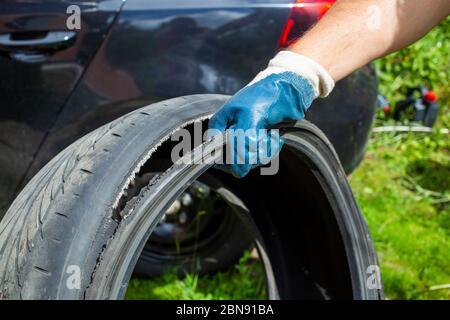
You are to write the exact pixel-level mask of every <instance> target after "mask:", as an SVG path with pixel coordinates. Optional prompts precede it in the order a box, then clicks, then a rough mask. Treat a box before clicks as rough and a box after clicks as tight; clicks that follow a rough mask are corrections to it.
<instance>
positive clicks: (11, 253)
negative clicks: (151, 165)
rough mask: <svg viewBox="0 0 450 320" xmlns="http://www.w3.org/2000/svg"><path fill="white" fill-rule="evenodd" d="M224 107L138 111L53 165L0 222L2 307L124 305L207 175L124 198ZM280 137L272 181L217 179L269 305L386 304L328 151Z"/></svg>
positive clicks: (183, 172) (190, 103) (307, 127)
mask: <svg viewBox="0 0 450 320" xmlns="http://www.w3.org/2000/svg"><path fill="white" fill-rule="evenodd" d="M227 99H228V97H226V96H219V95H193V96H187V97H180V98H176V99H171V100H167V101H163V102H160V103H156V104H153V105H150V106H147V107H144V108H141V109H139V110H136V111H134V112H132V113H129V114H127V115H125V116H123V117H121V118H119V119H117V120H115V121H113V122H111V123H110V124H107V125H105V126H103V127H101V128H99V129H97V130H95V131H93V132H92V133H90V134H88V135H86V136H85V137H83V138H81V139H80V140H78V141H76V142H75V143H74V144H72V145H71V146H69V147H68V148H66V149H65V150H64V151H62V152H61V153H60V154H59V155H57V156H56V157H55V158H54V159H53V160H52V161H51V162H49V163H48V164H47V165H46V166H45V167H44V168H43V169H42V170H41V171H40V172H39V173H38V174H37V175H36V176H35V177H34V178H33V179H32V180H31V181H30V182H29V184H28V185H27V186H26V187H25V188H24V189H23V191H22V192H21V193H20V194H19V196H18V197H17V198H16V200H15V201H14V203H13V204H12V205H11V207H10V208H9V210H8V212H7V213H6V215H5V217H4V219H3V220H2V221H1V223H0V257H1V258H0V294H1V298H3V299H117V298H123V296H124V294H125V291H126V287H127V283H128V281H129V278H130V277H131V274H132V272H133V270H134V266H135V265H136V262H137V260H138V258H139V256H140V252H141V251H142V248H143V247H144V245H145V243H146V241H147V239H148V238H149V235H150V234H151V232H152V230H153V229H154V227H155V226H156V224H157V223H158V222H159V221H160V220H161V217H162V216H163V215H164V212H165V211H166V210H167V208H168V207H169V206H170V204H171V203H172V202H173V201H174V200H175V199H176V198H177V197H178V196H179V195H180V194H181V193H182V192H183V191H184V190H185V189H186V187H187V186H188V185H189V184H190V183H192V182H193V181H194V180H195V179H197V178H198V177H199V176H201V174H202V173H203V172H205V171H206V170H208V169H209V167H210V165H207V164H197V165H184V164H178V163H177V164H174V165H173V166H172V167H170V168H169V169H167V170H166V171H165V172H164V173H163V174H161V175H159V176H157V177H156V178H154V179H152V181H151V182H150V183H149V185H148V186H147V187H145V188H143V189H142V190H141V191H140V194H139V196H138V197H135V198H133V199H132V200H131V201H128V202H126V203H123V199H124V194H126V190H127V189H128V188H129V186H130V183H131V182H132V180H133V178H134V176H135V174H137V173H138V172H139V171H140V170H141V168H143V167H144V166H145V164H146V163H148V162H151V156H152V154H153V153H155V150H156V149H157V148H158V147H159V146H160V145H161V144H162V143H163V142H164V141H166V140H167V139H168V138H169V137H170V135H171V133H172V132H173V131H174V130H175V129H177V128H180V127H182V126H185V125H187V124H189V123H192V122H194V121H201V120H205V119H207V118H208V117H210V116H211V115H212V114H213V113H214V112H215V111H216V110H217V109H218V108H219V107H220V106H221V105H223V103H224V102H225V101H226V100H227ZM284 138H285V139H286V148H284V150H283V151H282V153H281V155H280V170H279V173H278V174H277V175H274V176H261V175H258V174H257V173H256V172H252V173H251V174H250V175H249V176H248V177H246V178H244V179H242V180H236V179H234V178H232V177H231V176H228V175H225V174H222V173H217V175H218V176H221V179H223V180H224V181H227V183H228V185H229V186H230V188H231V190H232V192H231V191H230V192H225V193H224V194H223V196H224V197H226V198H227V199H228V202H229V203H230V204H232V205H233V207H234V210H235V212H236V214H237V215H238V216H239V217H240V219H241V220H242V221H243V222H244V224H245V226H246V228H247V229H248V231H249V232H250V233H251V234H252V235H253V236H254V238H255V243H256V245H257V248H258V251H259V255H260V257H261V260H262V262H263V265H264V269H265V273H266V282H267V287H268V295H269V298H270V299H277V298H281V299H332V298H340V299H380V298H382V290H381V289H379V288H372V289H369V288H368V287H367V286H366V278H367V274H366V271H367V270H368V268H369V267H370V266H374V265H375V266H376V265H377V259H376V255H375V251H374V248H373V245H372V241H371V239H370V236H369V232H368V230H367V227H366V225H365V222H364V219H363V218H362V216H361V213H360V211H359V209H358V206H357V204H356V202H355V200H354V197H353V195H352V192H351V189H350V188H349V186H348V183H347V181H346V177H345V174H344V171H343V169H342V167H341V165H340V164H339V162H338V160H337V156H336V153H335V152H334V150H333V148H332V147H331V145H330V143H329V142H328V141H327V139H326V138H325V137H324V136H323V134H322V133H321V132H320V130H318V129H317V128H316V127H314V126H313V125H311V124H309V123H308V122H306V121H301V122H299V123H297V124H295V125H290V126H288V127H286V128H285V133H284ZM213 142H214V141H213ZM213 142H210V143H209V144H207V145H210V144H212V143H213ZM207 145H206V146H207ZM149 159H150V160H149ZM299 201H301V206H300V205H299Z"/></svg>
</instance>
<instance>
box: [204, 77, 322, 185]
mask: <svg viewBox="0 0 450 320" xmlns="http://www.w3.org/2000/svg"><path fill="white" fill-rule="evenodd" d="M314 98H315V91H314V88H313V86H312V84H311V83H310V81H308V80H306V79H305V78H304V77H302V76H299V75H298V74H296V73H294V72H289V71H286V72H281V73H273V74H270V75H268V76H267V77H265V78H263V79H262V80H259V81H256V82H255V83H253V84H251V85H249V86H246V87H244V88H243V89H241V90H240V91H239V92H238V93H236V94H235V95H234V96H233V97H232V98H231V99H230V100H229V101H228V102H227V103H226V104H225V105H224V106H223V107H222V108H221V109H220V110H219V111H218V112H217V113H216V114H215V115H214V116H213V117H212V118H211V120H210V121H209V128H210V129H216V130H219V131H224V130H226V129H243V130H247V129H256V131H255V132H254V133H251V134H250V135H247V136H246V138H247V140H246V143H245V145H244V144H243V142H242V143H239V142H237V143H235V144H234V151H235V158H234V160H235V161H233V164H229V165H219V166H218V167H219V168H221V169H223V170H225V171H229V172H231V173H232V174H233V175H234V176H236V177H244V176H245V175H247V174H248V173H249V171H250V170H252V169H253V168H255V167H258V166H260V165H262V164H266V163H262V160H261V158H260V157H259V153H258V151H260V150H254V149H251V148H249V145H250V143H249V141H257V142H258V148H261V147H263V148H265V147H267V149H268V151H266V154H267V155H268V156H269V157H270V158H273V157H275V156H276V155H277V154H278V153H279V151H280V149H281V147H282V144H283V141H282V139H281V138H280V137H279V136H277V135H275V139H278V141H275V144H277V146H276V148H274V147H273V144H272V145H271V144H270V142H271V140H272V142H273V139H274V137H273V136H272V137H271V136H270V135H269V134H270V132H268V133H267V134H261V132H260V131H258V129H270V128H271V127H273V126H275V125H276V124H279V123H281V122H284V121H287V120H299V119H302V118H304V116H305V112H306V110H307V109H308V108H309V106H310V105H311V103H312V101H313V99H314ZM271 146H272V147H271ZM236 157H238V158H241V159H245V161H241V162H244V163H243V164H239V163H236V162H237V161H236V159H237V158H236ZM255 157H256V159H257V160H256V163H255V161H250V159H255Z"/></svg>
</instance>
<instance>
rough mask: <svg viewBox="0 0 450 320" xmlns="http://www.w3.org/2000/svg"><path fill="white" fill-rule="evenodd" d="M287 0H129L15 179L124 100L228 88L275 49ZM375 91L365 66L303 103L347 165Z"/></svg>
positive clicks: (114, 113) (120, 108)
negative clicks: (330, 90) (323, 95)
mask: <svg viewBox="0 0 450 320" xmlns="http://www.w3.org/2000/svg"><path fill="white" fill-rule="evenodd" d="M291 4H292V1H284V0H283V1H279V0H276V1H273V0H268V1H244V0H234V1H228V0H221V1H208V2H207V3H205V1H199V0H185V1H176V0H168V1H160V0H158V1H156V0H155V1H144V0H128V1H127V2H126V3H125V5H124V6H123V8H122V11H121V13H120V15H119V16H118V18H117V19H116V21H115V24H114V26H113V27H112V29H111V30H110V32H109V33H108V34H107V36H106V38H105V40H104V41H103V43H102V44H101V46H100V48H99V49H98V51H97V52H96V54H95V57H94V58H93V59H92V61H91V62H90V64H89V67H88V68H87V69H86V71H85V72H84V73H83V74H82V76H81V77H80V79H79V82H78V84H77V86H76V87H75V89H74V90H73V92H72V93H71V94H70V96H69V97H68V99H67V101H66V102H65V104H64V108H62V110H61V112H60V113H59V114H58V117H57V119H55V121H54V124H53V125H52V126H51V128H49V130H48V135H47V136H46V139H45V141H43V142H42V143H41V146H40V148H39V150H38V151H37V153H36V155H35V159H34V161H33V162H32V164H31V167H30V169H29V170H28V172H27V175H26V178H25V179H23V181H22V184H24V183H25V182H26V181H28V180H29V179H31V177H32V176H33V175H34V174H35V173H36V172H37V171H38V170H39V169H40V168H42V166H43V165H45V164H46V163H47V162H48V161H49V160H50V159H51V158H52V157H54V156H55V155H56V154H57V153H58V152H59V151H61V150H62V149H64V148H65V147H66V146H67V145H69V144H70V143H72V142H73V141H75V140H76V139H78V138H80V137H81V136H83V135H85V134H86V133H88V132H90V131H92V130H93V129H95V128H97V127H98V126H100V125H102V124H104V123H107V122H109V121H111V120H113V119H115V118H117V117H119V116H120V115H123V114H124V113H127V112H129V111H131V110H133V109H136V108H139V107H142V106H144V105H148V104H150V103H153V102H156V101H159V100H163V99H167V98H172V97H176V96H181V95H188V94H198V93H222V94H230V95H231V94H234V93H235V92H236V91H237V90H239V89H240V88H241V87H242V86H244V85H245V84H246V83H248V82H249V81H250V80H251V79H252V78H253V77H254V76H255V75H256V74H257V73H258V71H260V70H261V69H263V68H264V67H265V66H266V64H267V62H268V60H269V59H270V58H271V57H272V56H273V55H274V54H275V53H276V52H277V50H278V40H279V37H280V34H281V33H282V31H283V27H284V24H285V22H286V20H287V18H288V15H289V12H290V8H291ZM376 96H377V81H376V75H375V72H374V70H373V69H372V67H371V66H366V67H364V68H362V69H361V70H358V71H357V72H355V73H354V74H353V75H351V76H350V77H348V78H346V79H344V80H342V81H340V82H339V83H338V84H337V87H336V90H335V91H334V92H333V93H332V94H331V96H330V97H329V98H327V99H318V100H317V101H316V102H315V103H314V106H313V107H312V108H311V109H310V111H308V113H307V119H309V120H311V121H312V122H313V123H315V124H317V125H318V126H319V127H320V128H321V129H322V130H323V131H324V132H325V133H326V134H327V136H328V138H329V139H330V140H331V142H332V143H333V144H334V146H335V148H336V150H337V152H338V154H339V156H340V158H341V161H342V163H343V165H344V167H345V169H346V170H347V172H350V171H351V170H353V169H354V168H355V167H356V166H357V164H358V162H359V161H360V159H361V158H362V155H363V154H364V149H365V144H366V142H367V138H368V133H369V130H370V126H371V124H372V120H373V115H374V110H375V104H376Z"/></svg>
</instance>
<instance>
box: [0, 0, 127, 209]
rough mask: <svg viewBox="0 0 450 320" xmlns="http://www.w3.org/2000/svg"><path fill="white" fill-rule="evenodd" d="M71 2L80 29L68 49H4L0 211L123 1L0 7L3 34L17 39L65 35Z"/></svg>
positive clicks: (0, 56) (1, 54)
mask: <svg viewBox="0 0 450 320" xmlns="http://www.w3.org/2000/svg"><path fill="white" fill-rule="evenodd" d="M72 4H75V5H77V6H78V7H79V8H80V13H81V17H82V19H81V22H82V23H81V29H80V30H74V31H73V33H74V34H76V36H75V37H74V41H73V42H72V43H70V45H69V46H68V47H67V48H65V49H64V50H60V51H58V50H56V51H54V48H49V49H48V50H39V51H36V48H31V47H30V48H28V47H26V46H25V47H22V48H21V49H14V50H13V49H12V50H11V51H8V50H7V49H8V47H2V48H1V49H0V70H1V75H2V77H1V78H0V92H1V107H0V167H1V168H2V170H0V212H1V211H2V208H3V209H4V208H5V207H6V206H7V205H8V204H9V202H10V201H11V199H12V197H14V195H15V193H16V192H17V190H18V188H20V187H19V185H20V182H21V181H22V179H23V177H24V175H25V174H26V172H27V170H28V168H29V166H30V165H31V163H32V161H33V159H34V157H35V154H36V152H37V151H38V149H39V146H40V144H41V143H42V142H43V141H44V139H45V137H46V136H47V134H48V131H49V130H50V128H51V127H52V126H53V124H54V123H55V121H56V119H57V117H58V115H59V113H60V111H61V110H62V109H63V107H64V105H65V103H66V101H67V99H68V98H69V96H70V94H71V93H72V92H73V89H74V88H75V86H76V84H77V82H78V81H79V79H80V78H81V75H82V74H83V72H84V70H85V69H86V67H87V66H88V64H89V62H90V60H91V59H92V57H93V56H94V55H95V53H96V51H97V49H98V47H99V46H100V44H101V42H102V40H103V37H104V35H105V34H106V32H107V30H108V28H109V27H110V26H111V25H112V23H113V20H114V18H115V16H116V15H117V14H118V12H119V10H120V7H121V5H122V1H121V0H107V1H96V2H92V1H89V2H88V1H64V2H62V1H44V0H38V1H36V0H35V1H2V3H0V35H2V36H3V37H4V38H5V37H7V38H11V39H13V38H14V39H19V40H23V39H24V37H25V39H39V37H40V34H43V35H45V34H47V33H48V32H53V33H54V32H61V31H63V32H67V31H68V30H67V19H68V17H69V14H67V7H68V6H69V5H72ZM17 43H22V44H23V43H24V41H17ZM50 49H51V50H50Z"/></svg>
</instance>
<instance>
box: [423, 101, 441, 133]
mask: <svg viewBox="0 0 450 320" xmlns="http://www.w3.org/2000/svg"><path fill="white" fill-rule="evenodd" d="M438 113H439V108H438V105H437V104H436V103H433V104H432V105H430V106H429V107H428V109H427V113H426V114H425V119H424V120H423V124H424V125H425V126H426V127H430V128H433V126H434V124H435V123H436V121H437V117H438Z"/></svg>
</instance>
